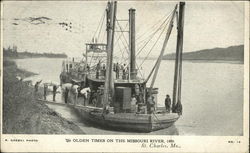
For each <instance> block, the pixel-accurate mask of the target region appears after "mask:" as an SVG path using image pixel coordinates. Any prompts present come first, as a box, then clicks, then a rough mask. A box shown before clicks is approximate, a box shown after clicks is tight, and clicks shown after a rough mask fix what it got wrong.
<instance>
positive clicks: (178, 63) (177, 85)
mask: <svg viewBox="0 0 250 153" xmlns="http://www.w3.org/2000/svg"><path fill="white" fill-rule="evenodd" d="M184 8H185V2H180V4H179V20H178V27H177V29H178V34H177V45H176V57H175V72H174V85H173V103H172V112H175V105H176V103H177V102H178V101H179V102H181V75H182V50H183V28H184Z"/></svg>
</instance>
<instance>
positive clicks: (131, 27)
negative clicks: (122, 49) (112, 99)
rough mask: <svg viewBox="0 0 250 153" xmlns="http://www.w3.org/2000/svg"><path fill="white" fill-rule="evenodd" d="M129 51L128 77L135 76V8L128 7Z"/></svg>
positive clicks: (132, 77)
mask: <svg viewBox="0 0 250 153" xmlns="http://www.w3.org/2000/svg"><path fill="white" fill-rule="evenodd" d="M129 51H130V79H132V80H133V79H135V78H136V67H135V62H136V61H135V9H133V8H130V9H129Z"/></svg>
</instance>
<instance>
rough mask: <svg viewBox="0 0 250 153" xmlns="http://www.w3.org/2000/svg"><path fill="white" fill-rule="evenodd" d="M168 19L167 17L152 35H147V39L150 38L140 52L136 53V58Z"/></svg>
mask: <svg viewBox="0 0 250 153" xmlns="http://www.w3.org/2000/svg"><path fill="white" fill-rule="evenodd" d="M169 17H170V16H168V17H167V18H166V19H165V20H164V22H163V23H162V24H161V25H160V27H159V28H158V29H157V30H156V31H155V32H154V33H153V34H151V35H149V38H150V39H149V40H148V41H147V42H146V43H145V44H144V45H143V47H141V48H140V50H139V51H138V52H137V54H136V56H138V55H139V54H140V53H141V52H142V50H143V49H144V48H145V47H146V46H147V44H148V43H149V42H150V41H151V40H152V39H153V38H154V36H155V35H156V33H157V32H158V31H160V29H161V28H162V26H163V25H164V24H165V23H166V22H167V20H168V19H169ZM165 26H166V25H165Z"/></svg>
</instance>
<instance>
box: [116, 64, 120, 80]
mask: <svg viewBox="0 0 250 153" xmlns="http://www.w3.org/2000/svg"><path fill="white" fill-rule="evenodd" d="M115 72H116V79H119V74H120V66H119V64H118V62H117V63H116V68H115Z"/></svg>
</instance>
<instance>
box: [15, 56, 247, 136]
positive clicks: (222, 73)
mask: <svg viewBox="0 0 250 153" xmlns="http://www.w3.org/2000/svg"><path fill="white" fill-rule="evenodd" d="M62 60H63V59H51V58H50V59H49V58H33V59H32V58H30V59H18V60H16V63H17V65H18V67H19V68H22V69H25V70H28V71H31V72H35V73H37V74H38V75H36V76H32V77H31V78H29V79H31V80H33V81H35V80H38V79H39V78H41V79H43V81H44V82H50V81H51V82H55V83H59V74H60V72H61V65H62ZM138 63H140V61H138ZM153 65H154V60H147V61H145V62H144V64H143V69H142V70H141V73H139V74H140V75H142V76H145V77H146V76H147V75H148V74H149V72H150V70H151V68H152V67H153ZM173 70H174V61H162V63H161V67H160V69H159V74H158V76H157V79H156V82H155V87H158V88H159V94H158V105H160V106H164V98H165V95H166V94H169V95H171V97H172V88H173V75H174V74H173V72H174V71H173ZM182 72H183V75H182V105H183V115H182V116H181V118H180V119H179V120H178V121H177V122H176V123H175V125H174V126H172V127H170V128H168V129H163V130H159V131H155V132H151V133H146V134H153V135H158V134H160V135H191V136H194V135H210V136H221V135H222V136H233V135H243V74H244V65H243V64H239V63H233V62H227V63H225V62H204V61H203V62H202V61H184V62H183V70H182ZM57 98H58V99H60V96H58V97H57ZM48 106H49V107H50V108H52V109H54V110H55V111H57V112H58V113H59V114H61V115H62V116H63V117H64V118H66V119H68V120H70V121H73V122H74V123H76V124H77V125H78V126H79V127H80V128H81V129H82V130H83V131H84V132H85V133H87V134H145V133H131V132H121V131H112V130H107V129H101V128H98V127H93V126H92V125H89V124H87V123H85V122H84V121H82V120H81V118H80V117H79V116H78V115H77V114H76V113H75V112H74V111H73V110H71V109H70V108H68V107H66V106H56V105H48Z"/></svg>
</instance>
